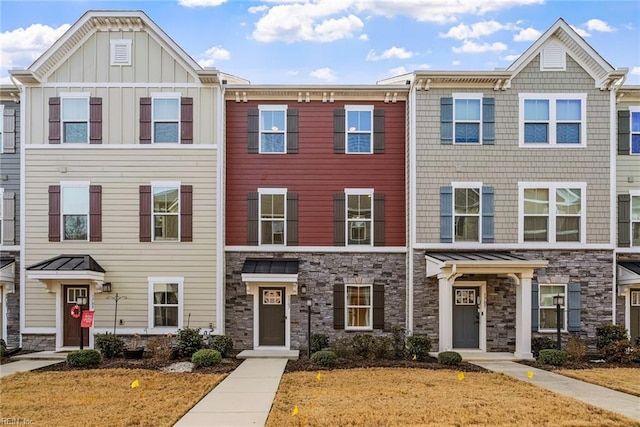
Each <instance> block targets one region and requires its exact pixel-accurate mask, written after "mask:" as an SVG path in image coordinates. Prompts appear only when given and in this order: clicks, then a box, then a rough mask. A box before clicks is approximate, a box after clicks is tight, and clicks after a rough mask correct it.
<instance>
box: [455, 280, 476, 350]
mask: <svg viewBox="0 0 640 427" xmlns="http://www.w3.org/2000/svg"><path fill="white" fill-rule="evenodd" d="M479 299H480V289H479V288H454V290H453V348H473V349H477V348H480V315H479V312H478V303H479Z"/></svg>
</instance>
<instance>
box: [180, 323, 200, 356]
mask: <svg viewBox="0 0 640 427" xmlns="http://www.w3.org/2000/svg"><path fill="white" fill-rule="evenodd" d="M202 346H203V341H202V335H200V328H184V329H179V330H178V354H179V355H180V357H191V356H193V353H195V352H196V351H198V350H200V349H201V348H202Z"/></svg>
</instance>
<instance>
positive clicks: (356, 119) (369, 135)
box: [344, 105, 373, 154]
mask: <svg viewBox="0 0 640 427" xmlns="http://www.w3.org/2000/svg"><path fill="white" fill-rule="evenodd" d="M344 109H345V116H346V120H345V124H346V132H347V138H346V140H347V144H346V148H345V150H346V153H347V154H371V153H373V106H371V105H345V107H344Z"/></svg>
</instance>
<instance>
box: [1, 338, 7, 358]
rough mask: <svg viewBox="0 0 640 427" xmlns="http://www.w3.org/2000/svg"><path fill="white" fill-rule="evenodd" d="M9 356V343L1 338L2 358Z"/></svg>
mask: <svg viewBox="0 0 640 427" xmlns="http://www.w3.org/2000/svg"><path fill="white" fill-rule="evenodd" d="M6 354H7V343H6V342H5V341H4V340H3V339H2V338H0V357H4V356H5V355H6Z"/></svg>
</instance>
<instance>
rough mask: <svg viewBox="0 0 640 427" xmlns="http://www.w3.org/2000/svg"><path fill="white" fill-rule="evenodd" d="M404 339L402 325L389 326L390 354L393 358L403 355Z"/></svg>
mask: <svg viewBox="0 0 640 427" xmlns="http://www.w3.org/2000/svg"><path fill="white" fill-rule="evenodd" d="M405 341H406V336H405V333H404V328H403V327H402V325H393V326H391V354H392V356H393V357H394V358H395V359H402V358H403V357H404V355H405V351H406V349H407V346H406V344H405Z"/></svg>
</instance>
